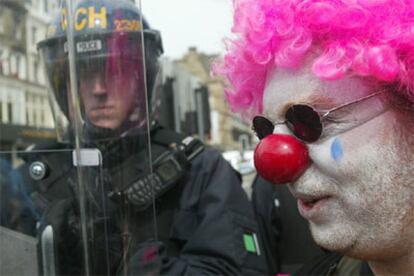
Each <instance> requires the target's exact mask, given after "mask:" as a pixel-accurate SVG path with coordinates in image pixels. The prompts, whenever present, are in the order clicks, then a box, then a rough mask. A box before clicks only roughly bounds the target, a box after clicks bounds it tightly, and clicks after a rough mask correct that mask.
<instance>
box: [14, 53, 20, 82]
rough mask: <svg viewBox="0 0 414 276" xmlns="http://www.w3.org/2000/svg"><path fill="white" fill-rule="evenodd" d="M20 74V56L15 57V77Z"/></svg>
mask: <svg viewBox="0 0 414 276" xmlns="http://www.w3.org/2000/svg"><path fill="white" fill-rule="evenodd" d="M19 73H20V56H19V55H16V73H15V74H16V77H19Z"/></svg>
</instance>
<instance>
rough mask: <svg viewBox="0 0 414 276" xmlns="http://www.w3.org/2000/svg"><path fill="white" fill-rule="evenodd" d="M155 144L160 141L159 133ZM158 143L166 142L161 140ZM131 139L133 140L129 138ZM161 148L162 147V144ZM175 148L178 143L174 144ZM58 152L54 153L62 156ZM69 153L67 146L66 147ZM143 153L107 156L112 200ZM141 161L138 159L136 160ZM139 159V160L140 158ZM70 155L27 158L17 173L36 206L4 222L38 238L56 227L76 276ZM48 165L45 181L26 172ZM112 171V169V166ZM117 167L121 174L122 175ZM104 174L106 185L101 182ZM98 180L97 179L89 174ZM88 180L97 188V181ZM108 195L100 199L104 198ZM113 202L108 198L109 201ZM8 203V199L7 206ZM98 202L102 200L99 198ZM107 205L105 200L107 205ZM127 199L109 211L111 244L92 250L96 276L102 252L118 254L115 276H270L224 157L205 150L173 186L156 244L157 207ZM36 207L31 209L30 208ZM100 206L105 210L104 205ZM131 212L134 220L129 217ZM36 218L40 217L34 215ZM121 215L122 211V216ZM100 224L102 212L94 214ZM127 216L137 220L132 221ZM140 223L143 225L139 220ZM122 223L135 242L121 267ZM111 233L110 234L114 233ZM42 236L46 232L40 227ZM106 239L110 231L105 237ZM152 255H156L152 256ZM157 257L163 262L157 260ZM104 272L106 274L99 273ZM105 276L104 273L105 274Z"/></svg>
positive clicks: (62, 259) (64, 268) (160, 202)
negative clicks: (106, 249)
mask: <svg viewBox="0 0 414 276" xmlns="http://www.w3.org/2000/svg"><path fill="white" fill-rule="evenodd" d="M158 131H163V133H168V134H167V136H168V137H175V138H173V139H172V140H176V139H177V138H179V139H181V138H182V136H180V135H178V134H176V133H172V132H169V131H166V130H164V129H161V130H160V128H158V129H157V130H156V132H158ZM152 134H153V135H152V136H154V137H156V136H157V133H155V135H154V133H152ZM158 136H159V135H158ZM161 136H163V137H161V139H158V140H159V141H152V145H151V147H152V148H155V151H157V148H158V150H160V149H163V151H164V152H165V151H168V150H169V149H168V147H166V145H165V144H163V143H164V142H166V141H167V142H168V139H169V138H167V139H166V137H165V135H161ZM128 139H131V138H128ZM160 141H161V142H160ZM171 142H176V141H171ZM56 146H57V145H53V148H54V149H55V148H56ZM60 147H61V148H64V146H63V145H60ZM136 150H137V149H131V148H130V147H129V146H128V142H125V139H124V141H123V142H122V143H121V144H119V145H114V144H112V145H111V146H110V147H107V148H106V151H108V152H103V158H104V162H103V164H107V165H108V164H109V167H108V166H106V167H105V166H104V169H103V174H104V178H106V179H107V180H106V184H105V185H104V186H105V188H104V189H105V192H104V193H103V194H105V195H110V194H111V191H112V190H113V189H114V185H116V183H114V182H115V181H116V177H117V173H118V172H119V171H120V170H122V175H123V176H124V177H125V176H127V175H128V174H129V172H128V170H129V168H130V167H131V166H132V167H134V164H136V163H137V160H136V158H139V154H137V153H136ZM117 152H118V153H119V152H121V153H122V154H120V155H119V156H123V157H125V156H126V155H125V154H124V153H126V152H130V154H129V156H130V157H131V159H128V158H125V159H126V160H117V156H116V155H117V154H116V153H117ZM134 156H135V157H134ZM137 156H138V157H137ZM70 158H71V155H69V154H65V153H59V152H53V153H48V154H38V155H37V154H27V155H26V161H27V164H25V165H24V166H23V167H21V168H19V169H18V170H17V171H16V173H18V174H19V175H21V176H22V182H23V184H24V185H23V186H24V189H25V191H23V193H24V194H26V195H28V197H29V198H30V202H25V203H24V204H23V205H24V207H22V208H20V211H21V216H20V218H19V220H18V221H7V222H3V224H6V226H7V227H10V228H13V229H18V230H19V231H22V232H25V233H28V234H31V235H36V234H37V231H36V229H35V225H36V223H38V222H39V221H38V220H39V218H40V217H42V219H40V222H41V223H40V224H44V225H47V224H49V225H50V224H51V225H52V226H53V227H54V229H57V230H56V231H57V232H58V233H59V234H58V235H57V237H56V239H57V242H58V243H60V247H59V248H58V250H57V251H58V254H59V257H58V263H59V267H60V271H59V272H60V273H63V274H76V273H83V271H79V269H78V268H77V267H79V265H78V264H79V263H78V262H82V259H81V257H80V255H81V254H79V252H80V249H81V244H80V239H79V237H77V236H76V235H75V234H74V232H75V231H72V230H71V228H76V227H78V226H77V223H76V222H74V221H76V217H77V213H78V212H77V211H76V207H75V206H74V204H73V201H72V199H73V195H74V192H73V190H74V187H73V179H75V176H76V170H75V169H73V167H72V168H70V167H67V166H65V165H64V164H71V161H70ZM35 160H36V161H41V162H43V163H45V164H47V166H48V167H49V174H48V175H47V177H46V178H44V179H43V180H42V181H34V180H33V179H31V178H30V176H29V175H28V173H27V171H28V169H29V166H30V164H31V163H33V162H34V161H35ZM111 164H113V165H111ZM115 164H117V165H116V168H114V167H115ZM101 174H102V172H101V173H100V177H102V175H101ZM89 175H91V174H89ZM90 177H91V178H90V179H86V181H87V182H89V183H90V182H93V181H94V179H93V178H94V176H93V175H92V176H90ZM98 194H101V193H98ZM108 197H109V196H108ZM3 199H4V197H3V196H2V200H3ZM95 200H100V199H99V197H98V196H97V197H96V198H95ZM103 200H106V199H103ZM122 200H123V199H122V198H116V197H112V198H110V200H108V202H107V203H106V205H105V206H106V207H105V208H106V214H109V217H108V215H107V216H106V218H105V220H106V222H108V221H110V223H106V225H107V226H106V231H107V233H109V235H107V236H109V242H108V241H106V242H105V243H104V242H99V240H100V239H99V237H95V241H94V243H93V244H91V251H93V252H97V253H96V254H94V255H93V256H94V257H92V264H93V266H94V269H95V270H94V271H96V272H98V273H104V272H105V271H107V270H105V267H104V266H103V265H102V258H104V256H100V254H99V252H100V249H102V247H103V246H105V245H108V244H109V246H111V250H110V254H111V255H110V260H111V261H110V264H109V266H110V269H109V270H110V271H111V274H117V273H122V272H125V271H124V267H125V265H124V264H127V265H128V273H130V274H138V275H143V274H145V273H152V272H155V273H161V274H165V275H261V274H264V272H265V260H264V256H263V255H262V254H261V252H260V249H261V246H260V245H259V243H258V242H256V245H255V248H254V250H252V248H251V246H248V243H247V244H246V237H255V238H257V239H256V240H260V237H259V236H257V235H258V228H257V224H256V221H255V219H254V215H253V211H252V209H251V208H250V205H249V202H248V199H247V197H246V194H245V193H244V191H243V189H242V188H241V184H240V177H239V175H238V174H237V173H236V172H235V171H234V170H233V169H232V168H231V166H230V165H229V164H228V163H227V162H226V161H225V160H224V159H223V158H222V157H221V155H220V154H219V153H218V152H215V151H213V150H211V149H204V150H203V151H201V152H200V153H199V154H197V156H195V157H194V158H193V159H192V160H191V164H190V165H189V166H188V167H187V170H186V171H185V173H184V174H183V175H182V177H180V179H179V180H178V181H176V182H175V183H174V184H173V185H170V187H169V188H168V189H167V190H166V191H165V193H163V194H160V195H158V196H157V198H156V199H155V204H156V208H155V210H156V222H157V229H156V231H157V238H158V239H154V234H153V233H154V232H153V231H154V218H153V206H152V205H150V206H146V207H143V208H137V209H136V210H134V208H135V207H134V206H133V205H129V206H127V207H125V205H123V206H122V204H123V203H122V202H123V201H122ZM29 205H30V206H29ZM98 205H99V204H98ZM125 208H129V209H128V210H129V212H124V214H121V211H125ZM33 210H35V213H36V214H37V215H33ZM120 210H121V211H120ZM93 212H94V214H95V216H94V217H99V215H96V214H99V212H101V210H93ZM125 213H129V214H131V215H130V217H125ZM137 218H139V221H138V220H137ZM123 220H127V221H128V223H129V224H130V228H129V232H130V234H131V237H130V241H131V242H130V243H129V252H130V253H129V254H128V260H126V261H125V260H121V259H120V258H121V254H120V253H121V252H122V250H124V249H125V248H123V246H122V244H124V243H122V239H123V238H125V237H121V236H120V235H119V231H118V228H119V225H120V224H122V221H123ZM93 224H94V226H93V227H94V228H95V230H96V229H100V227H102V226H101V224H102V223H101V224H100V222H96V221H95V222H93ZM108 225H109V226H110V227H108ZM40 229H41V227H40ZM102 232H103V230H102ZM151 248H152V249H153V252H151ZM152 253H153V254H155V255H158V258H152V257H151V256H152ZM100 267H103V268H100ZM100 269H102V271H101V270H100Z"/></svg>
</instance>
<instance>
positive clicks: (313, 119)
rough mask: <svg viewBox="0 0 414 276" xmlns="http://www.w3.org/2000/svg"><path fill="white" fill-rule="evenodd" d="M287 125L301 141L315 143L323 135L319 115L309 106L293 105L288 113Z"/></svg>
mask: <svg viewBox="0 0 414 276" xmlns="http://www.w3.org/2000/svg"><path fill="white" fill-rule="evenodd" d="M285 116H286V125H287V126H288V128H289V129H290V130H291V131H292V132H293V134H295V136H296V137H298V138H299V139H301V140H303V141H306V142H315V141H316V140H318V139H319V137H320V136H321V134H322V122H321V118H320V117H319V114H318V113H317V112H316V111H315V110H314V109H313V108H312V107H310V106H308V105H302V104H297V105H292V106H291V107H290V108H289V109H288V110H287V112H286V115H285Z"/></svg>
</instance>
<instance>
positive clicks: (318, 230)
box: [213, 0, 414, 275]
mask: <svg viewBox="0 0 414 276" xmlns="http://www.w3.org/2000/svg"><path fill="white" fill-rule="evenodd" d="M234 6H235V15H234V26H233V29H232V31H233V32H234V33H235V34H236V36H235V37H234V38H233V39H232V40H230V41H229V43H228V48H227V53H226V55H225V57H224V60H223V62H222V63H220V64H216V67H215V68H214V69H213V70H214V72H215V73H218V74H221V75H223V76H225V78H227V80H228V81H229V82H230V84H231V88H229V89H228V90H227V91H226V96H227V99H228V101H229V103H230V106H231V108H232V109H233V110H234V111H238V112H240V113H242V115H243V116H244V118H246V119H253V128H254V130H255V131H256V133H257V134H258V137H259V138H260V139H261V142H260V143H259V144H258V146H257V148H256V153H255V164H256V168H257V170H258V173H259V174H261V175H262V176H263V177H264V178H265V179H267V180H270V181H272V182H274V183H277V184H282V183H286V184H288V186H289V190H290V191H291V193H292V194H293V196H294V197H295V198H296V199H297V202H298V209H299V212H300V213H301V215H302V216H303V217H304V218H306V219H307V220H308V221H309V224H310V228H311V232H312V236H313V238H314V239H315V241H316V242H317V243H318V244H319V245H320V246H322V247H323V248H326V249H328V250H332V251H336V252H340V253H342V254H344V255H346V256H348V257H352V258H356V259H360V260H365V261H367V262H368V264H369V266H370V268H371V270H372V272H373V273H375V274H376V275H384V274H387V275H388V274H405V275H409V274H410V275H411V274H412V273H413V272H414V155H413V153H414V136H413V134H414V116H413V114H414V113H413V112H414V105H413V103H414V81H413V80H414V63H413V61H414V5H413V2H412V1H408V0H398V1H397V0H389V1H387V0H377V1H375V0H342V1H340V0H332V1H300V0H259V1H257V0H235V1H234Z"/></svg>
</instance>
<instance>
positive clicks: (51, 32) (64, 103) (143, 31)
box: [38, 0, 163, 137]
mask: <svg viewBox="0 0 414 276" xmlns="http://www.w3.org/2000/svg"><path fill="white" fill-rule="evenodd" d="M72 10H73V12H72V13H70V12H68V7H66V6H65V5H62V7H61V9H60V12H59V13H58V14H57V16H55V17H54V19H53V20H52V23H51V24H50V26H49V28H48V31H47V36H46V39H45V40H43V41H41V42H39V43H38V49H39V51H40V53H41V55H42V57H43V62H44V63H45V67H46V74H47V78H48V81H49V85H50V90H51V92H52V93H51V94H52V97H53V98H54V100H55V101H56V102H57V103H58V105H59V107H60V109H61V111H62V112H63V114H64V115H65V116H66V117H67V119H68V120H70V114H71V111H70V108H71V105H72V106H73V104H71V103H70V99H69V97H68V93H67V92H68V83H70V82H69V75H70V70H69V59H70V55H69V45H73V48H74V51H75V55H76V60H75V61H74V64H75V68H76V73H77V75H78V85H80V84H79V82H80V80H79V79H80V78H82V77H84V76H83V75H84V74H85V72H86V73H87V72H89V71H91V70H101V71H102V72H105V74H106V76H108V75H113V74H117V73H118V74H119V73H121V74H122V73H124V74H125V73H128V72H127V71H130V70H131V68H132V67H126V68H121V69H119V68H118V67H119V63H121V62H123V61H127V62H129V63H130V64H133V65H132V66H134V68H138V67H139V69H140V71H139V70H136V71H137V72H138V71H139V73H141V74H142V75H143V77H142V78H141V79H144V80H146V83H145V84H144V86H143V85H138V86H136V87H135V88H136V89H145V87H146V91H147V92H146V93H145V95H147V97H148V98H141V99H140V101H141V102H142V101H144V102H145V101H148V102H150V103H151V102H154V100H153V99H152V96H153V95H154V93H153V90H154V89H155V88H156V87H155V86H156V79H157V75H158V72H159V70H160V65H159V57H160V55H161V54H162V53H163V47H162V41H161V36H160V33H159V32H158V31H157V30H154V29H151V28H150V26H149V25H148V22H147V21H146V20H145V19H144V18H143V17H142V14H141V12H140V10H139V9H138V8H137V6H136V5H135V4H134V3H133V2H131V1H129V0H116V1H114V0H80V1H78V3H77V4H76V5H75V7H74V9H72ZM69 14H71V17H70V19H71V21H69V20H68V17H69ZM68 22H72V24H70V26H73V27H72V28H70V27H69V24H68ZM69 28H70V30H69ZM69 37H73V42H74V43H73V44H70V43H71V41H70V40H69V39H68V38H69ZM142 41H144V43H141V42H142ZM140 64H142V65H140ZM122 70H124V71H122ZM134 70H135V69H134ZM137 74H138V73H137ZM144 80H143V82H145V81H144ZM123 82H124V83H125V82H127V83H128V82H130V81H129V80H127V79H124V80H123ZM136 98H137V99H139V97H136ZM80 100H82V98H81V97H80ZM141 105H143V103H141ZM147 106H148V107H149V108H151V105H147ZM84 109H85V107H84V106H83V107H82V106H81V113H83V114H84V113H85V110H84ZM136 109H139V108H136ZM146 112H148V110H146ZM53 113H54V115H55V114H56V112H53ZM137 116H140V115H137V114H135V115H131V116H130V117H131V118H135V119H130V120H129V121H128V120H127V122H126V123H125V124H123V125H122V126H119V127H117V128H118V130H117V132H118V134H120V133H122V132H125V131H128V130H129V128H131V125H133V124H132V122H131V121H134V120H135V121H136V117H137ZM85 117H86V116H85ZM84 121H85V125H88V119H87V118H84ZM89 125H90V126H91V128H93V129H94V130H95V132H97V133H100V134H102V133H104V132H105V129H106V127H102V126H96V125H94V124H93V123H90V122H89ZM106 130H108V129H106ZM106 132H108V131H106ZM110 132H111V133H113V129H112V130H110ZM59 136H61V135H59ZM98 136H99V135H98ZM101 136H102V135H101ZM105 136H106V135H103V137H105Z"/></svg>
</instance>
